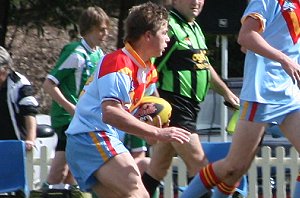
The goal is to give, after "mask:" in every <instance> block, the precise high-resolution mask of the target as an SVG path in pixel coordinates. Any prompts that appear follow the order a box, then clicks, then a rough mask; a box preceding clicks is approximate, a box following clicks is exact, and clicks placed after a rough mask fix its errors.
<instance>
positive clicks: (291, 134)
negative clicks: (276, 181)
mask: <svg viewBox="0 0 300 198" xmlns="http://www.w3.org/2000/svg"><path fill="white" fill-rule="evenodd" d="M299 12H300V3H299V1H268V0H252V1H249V4H248V7H247V8H246V10H245V12H244V14H243V17H242V20H241V21H242V27H241V29H240V32H239V36H238V42H239V44H240V45H241V46H242V47H243V48H244V49H246V50H247V51H246V57H245V64H244V79H243V87H242V90H241V94H240V98H241V107H240V116H239V120H238V123H237V126H236V129H235V133H234V135H233V138H232V144H231V148H230V150H229V153H228V155H227V156H226V157H225V158H224V159H222V160H219V161H217V162H214V163H212V164H209V165H207V166H206V167H204V168H202V169H201V170H200V173H199V174H198V176H197V177H195V178H194V180H193V181H192V182H191V184H190V186H189V187H188V188H187V190H186V191H185V192H184V193H183V195H182V198H192V197H199V196H200V195H202V194H204V193H205V192H207V191H208V190H209V189H211V188H212V187H213V186H217V187H218V189H220V191H219V194H216V197H220V198H222V197H229V196H230V195H231V194H232V193H233V191H234V189H235V187H236V185H237V183H238V182H239V180H240V178H241V177H242V175H243V174H245V173H246V172H247V171H248V168H249V167H250V165H251V162H252V160H253V158H254V157H255V154H256V151H257V148H258V146H259V144H260V142H261V140H262V138H263V136H264V133H265V129H266V127H267V126H268V124H272V123H277V124H278V125H279V127H280V129H281V131H282V133H283V134H284V135H285V137H286V138H287V139H288V140H289V141H290V142H291V143H292V145H293V146H294V147H295V148H296V150H297V151H298V152H300V136H299V127H300V123H299V120H300V90H299V85H300V65H299V61H300V42H299V33H298V32H299V26H297V25H296V26H295V24H299ZM275 32H276V33H275ZM299 181H300V180H299V178H298V182H297V184H296V190H295V194H294V197H300V191H299V190H298V189H299V188H298V187H300V185H299Z"/></svg>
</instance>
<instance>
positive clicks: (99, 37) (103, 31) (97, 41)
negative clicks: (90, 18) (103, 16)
mask: <svg viewBox="0 0 300 198" xmlns="http://www.w3.org/2000/svg"><path fill="white" fill-rule="evenodd" d="M107 34H108V27H107V25H106V24H105V23H103V24H101V25H100V26H99V27H94V28H93V30H92V32H91V38H92V40H93V44H94V45H95V46H99V45H101V43H102V42H103V41H104V40H105V39H106V36H107Z"/></svg>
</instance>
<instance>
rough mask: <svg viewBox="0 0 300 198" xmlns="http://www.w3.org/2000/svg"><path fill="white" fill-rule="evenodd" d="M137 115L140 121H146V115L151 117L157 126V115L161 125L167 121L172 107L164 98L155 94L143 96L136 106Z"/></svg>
mask: <svg viewBox="0 0 300 198" xmlns="http://www.w3.org/2000/svg"><path fill="white" fill-rule="evenodd" d="M136 112H137V117H138V118H139V119H140V120H142V121H146V122H147V121H148V120H147V115H149V116H151V118H152V119H153V124H154V125H156V126H157V124H158V118H157V116H158V115H159V117H160V119H161V123H162V125H164V124H166V123H168V122H169V119H170V117H171V113H172V107H171V105H170V103H168V102H167V101H166V100H165V99H163V98H159V97H155V96H145V97H143V98H142V100H141V102H140V104H139V106H138V107H137V111H136Z"/></svg>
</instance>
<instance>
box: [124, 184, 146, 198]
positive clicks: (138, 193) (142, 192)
mask: <svg viewBox="0 0 300 198" xmlns="http://www.w3.org/2000/svg"><path fill="white" fill-rule="evenodd" d="M119 194H120V195H121V196H120V197H141V198H149V194H148V192H147V190H146V189H145V187H144V186H143V184H142V183H140V182H128V183H127V184H126V185H123V186H122V187H121V188H120V189H119Z"/></svg>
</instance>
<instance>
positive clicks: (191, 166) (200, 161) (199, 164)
mask: <svg viewBox="0 0 300 198" xmlns="http://www.w3.org/2000/svg"><path fill="white" fill-rule="evenodd" d="M207 164H208V160H207V158H206V157H205V156H197V157H194V158H193V159H191V160H190V161H189V162H187V163H186V166H187V170H188V172H189V174H190V175H195V174H197V172H198V171H199V170H200V169H201V168H203V167H205V166H206V165H207Z"/></svg>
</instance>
